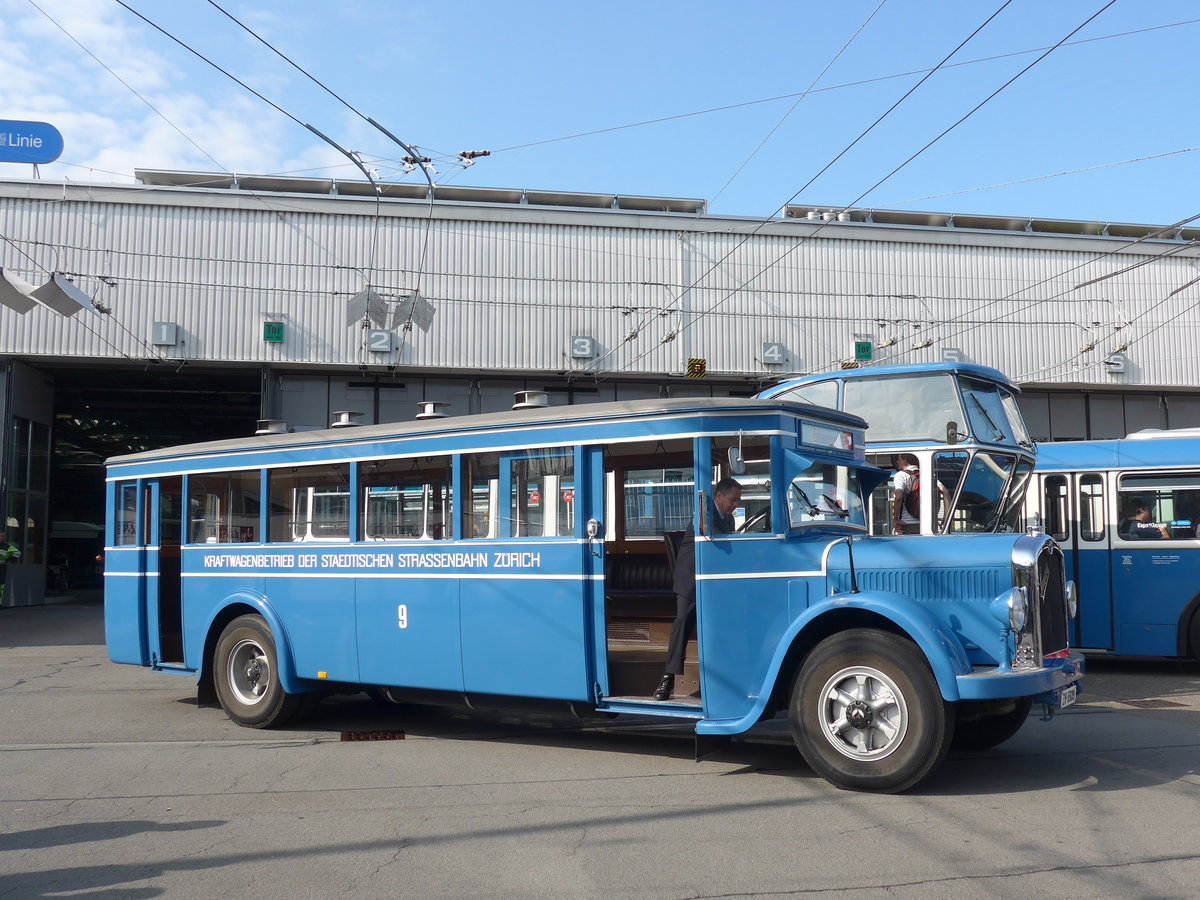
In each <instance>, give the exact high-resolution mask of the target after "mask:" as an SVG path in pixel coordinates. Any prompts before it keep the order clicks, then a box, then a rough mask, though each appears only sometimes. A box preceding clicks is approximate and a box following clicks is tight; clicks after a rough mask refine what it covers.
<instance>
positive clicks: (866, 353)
mask: <svg viewBox="0 0 1200 900" xmlns="http://www.w3.org/2000/svg"><path fill="white" fill-rule="evenodd" d="M874 351H875V348H874V347H873V346H871V342H870V341H855V342H854V358H855V359H856V360H858V361H859V362H870V361H871V360H872V359H873V358H874V357H875V352H874Z"/></svg>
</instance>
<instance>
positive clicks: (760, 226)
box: [596, 0, 1115, 371]
mask: <svg viewBox="0 0 1200 900" xmlns="http://www.w3.org/2000/svg"><path fill="white" fill-rule="evenodd" d="M1114 2H1115V0H1114ZM1010 3H1012V0H1004V2H1003V3H1002V4H1001V5H1000V6H999V7H998V8H997V9H996V10H995V11H994V12H992V14H991V15H989V16H988V17H987V18H986V19H985V20H984V21H983V22H982V23H981V24H980V25H979V26H978V27H976V28H975V30H974V31H972V32H971V33H970V34H969V35H967V37H966V38H964V39H963V40H962V41H961V42H960V43H959V44H958V45H957V46H956V47H955V48H954V49H953V50H951V51H950V52H949V53H948V54H947V55H946V56H945V57H943V58H942V60H941V62H939V63H938V65H936V66H934V67H933V68H932V69H930V70H929V71H928V72H926V73H925V74H924V75H923V76H922V77H921V78H920V80H918V81H917V82H916V84H914V85H912V86H911V87H910V88H909V89H908V90H907V91H905V92H904V93H903V94H901V96H900V97H899V99H897V100H896V101H895V102H894V103H893V104H892V105H891V106H889V107H888V108H887V109H886V110H885V111H884V112H883V113H881V114H880V115H879V116H878V117H877V118H876V119H875V121H874V122H872V123H871V124H870V125H868V126H867V127H866V128H865V129H864V130H863V131H861V132H860V133H859V134H858V136H857V137H855V138H854V140H852V141H851V142H850V143H849V144H847V145H846V146H845V147H844V148H842V150H840V151H839V152H838V153H837V154H836V155H835V156H834V157H833V158H832V159H831V160H830V161H829V162H827V163H826V164H825V165H824V166H822V167H821V169H820V170H818V171H817V173H816V174H815V175H813V176H812V177H811V178H809V180H808V181H807V182H805V183H804V185H802V186H801V187H800V189H799V190H797V191H796V192H795V193H794V194H792V196H791V197H790V198H789V199H788V200H787V201H785V202H784V203H783V204H782V205H781V206H780V207H779V208H781V209H782V208H785V207H786V206H787V205H788V204H789V203H791V202H792V200H794V199H795V198H796V197H798V196H800V194H801V192H803V191H804V190H805V189H806V188H808V187H809V186H810V185H812V183H813V182H815V181H816V180H817V179H818V178H820V177H821V175H823V174H824V173H825V172H826V171H828V170H829V168H830V167H831V166H833V165H834V164H835V163H836V162H837V161H838V160H840V159H841V158H842V157H843V156H845V155H846V154H847V153H849V152H850V150H851V149H852V148H853V147H854V146H856V145H857V144H858V143H859V141H861V140H862V139H863V138H865V137H866V136H867V135H868V134H869V133H870V132H871V131H873V130H874V129H875V128H876V127H877V126H878V125H879V124H880V123H881V122H882V121H883V120H884V119H886V118H887V117H888V116H889V115H891V113H892V112H893V111H894V110H895V109H896V108H897V107H898V106H900V104H901V103H903V102H904V101H905V100H907V99H908V98H909V97H910V96H912V94H913V93H914V92H915V91H916V90H917V89H918V88H920V87H921V85H923V84H924V83H925V82H926V81H928V80H929V79H930V78H931V77H933V75H934V73H935V72H938V71H939V70H940V69H941V67H942V66H943V65H945V64H946V63H947V62H949V61H950V59H951V58H952V57H953V56H954V55H955V54H956V53H958V51H959V50H961V49H962V48H963V47H965V46H966V45H967V43H968V42H970V41H971V39H972V38H974V37H975V36H976V35H977V34H979V32H980V31H982V30H983V29H984V28H985V27H987V25H988V24H990V23H991V22H992V20H994V19H995V18H996V16H998V15H1000V13H1001V12H1003V11H1004V10H1005V9H1006V8H1007V7H1008V6H1009V4H1010ZM864 196H865V194H864ZM772 221H774V214H773V213H772V217H770V218H766V219H763V220H762V221H760V222H759V223H758V224H757V225H756V226H755V227H754V228H753V229H751V230H750V231H749V232H748V233H746V234H745V235H743V236H742V238H741V239H740V240H739V241H737V242H736V243H735V244H734V245H733V247H731V248H730V249H729V250H728V251H727V252H726V253H725V254H724V255H723V256H722V257H721V258H720V259H718V260H717V261H716V262H715V263H713V264H712V265H711V266H709V267H708V268H707V269H706V270H705V271H704V273H703V274H701V275H700V276H699V277H697V278H696V279H694V280H693V282H692V284H693V285H695V284H699V283H700V282H701V281H702V280H703V279H705V278H707V277H708V276H709V275H710V274H711V273H712V272H713V271H714V270H716V269H717V268H719V267H720V266H721V265H722V264H723V263H724V262H725V261H726V260H727V259H729V257H730V256H732V255H733V254H734V253H736V252H737V251H738V250H739V249H740V248H741V247H742V246H744V245H745V243H746V242H747V241H748V240H750V238H751V237H753V236H754V235H755V234H757V233H758V232H759V231H760V230H762V229H763V228H764V227H766V225H767V224H769V223H770V222H772ZM820 230H821V228H820V226H818V227H817V228H816V229H815V230H814V231H812V232H811V233H810V234H809V235H807V236H805V237H804V238H802V239H801V240H800V241H799V242H798V243H797V244H796V245H795V246H793V247H792V248H791V249H790V250H788V251H785V252H784V253H783V254H781V255H780V256H779V257H778V258H777V259H775V260H774V262H772V263H770V264H769V265H768V266H766V267H765V268H761V269H760V270H759V271H758V272H757V273H756V274H755V275H753V276H751V277H750V278H749V279H747V280H746V281H745V282H744V283H743V284H742V285H741V286H739V288H738V290H739V291H740V290H742V289H744V288H745V287H746V286H747V285H749V284H751V283H752V282H753V281H755V280H756V279H757V278H759V277H761V276H762V274H763V273H765V272H766V271H767V270H769V269H770V268H771V267H772V266H774V265H776V264H777V263H779V262H780V261H781V260H782V259H783V258H784V257H786V256H787V255H788V254H790V253H792V252H793V251H794V250H796V249H797V248H799V247H800V246H803V244H804V243H806V242H807V241H808V240H810V239H811V238H812V236H813V235H815V234H816V233H817V232H819V231H820ZM686 294H687V290H685V291H684V295H681V297H680V311H681V312H682V311H683V310H682V300H683V296H685V295H686ZM729 296H732V294H730V295H728V296H726V297H725V298H724V299H722V300H719V301H717V302H716V304H714V306H713V307H710V308H709V310H708V311H707V312H711V311H712V309H714V308H716V307H718V306H720V305H721V304H722V303H724V302H725V300H727V299H729ZM704 315H705V313H704V312H702V313H701V314H700V315H699V316H698V317H694V318H693V319H692V320H691V322H683V321H681V322H680V324H679V327H678V328H676V329H675V330H674V331H673V332H669V333H668V337H666V338H665V339H670V340H674V339H675V338H676V337H678V335H679V334H680V333H681V332H683V331H685V330H686V329H687V328H688V327H690V325H692V324H694V323H695V322H697V321H699V320H700V319H701V318H703V317H704ZM655 349H656V348H654V347H651V348H648V349H646V350H645V351H643V352H642V353H641V354H640V355H638V356H636V357H635V358H634V359H633V360H631V363H636V362H638V361H640V360H641V359H643V358H644V357H645V356H647V355H649V354H650V353H652V352H653V351H654V350H655ZM612 352H615V348H614V351H610V352H609V353H608V354H606V355H605V356H603V357H600V358H599V359H598V360H597V361H596V364H597V365H598V364H599V362H602V361H604V360H605V359H606V358H607V357H608V356H611V355H612ZM618 371H619V370H618Z"/></svg>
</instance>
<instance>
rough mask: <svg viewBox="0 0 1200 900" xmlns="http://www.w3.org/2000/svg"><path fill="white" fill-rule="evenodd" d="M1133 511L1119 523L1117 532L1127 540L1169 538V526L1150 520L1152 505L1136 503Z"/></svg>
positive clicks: (1159, 539)
mask: <svg viewBox="0 0 1200 900" xmlns="http://www.w3.org/2000/svg"><path fill="white" fill-rule="evenodd" d="M1132 509H1133V512H1131V513H1130V514H1129V515H1128V516H1126V517H1125V518H1124V519H1122V520H1121V521H1120V522H1119V523H1118V524H1117V534H1119V535H1120V536H1121V537H1123V538H1124V539H1125V540H1127V541H1161V540H1162V539H1163V538H1169V537H1170V536H1171V534H1170V532H1168V531H1167V526H1166V525H1163V524H1161V523H1159V522H1151V521H1150V507H1148V506H1147V505H1146V504H1145V503H1142V502H1136V503H1134V505H1133V507H1132Z"/></svg>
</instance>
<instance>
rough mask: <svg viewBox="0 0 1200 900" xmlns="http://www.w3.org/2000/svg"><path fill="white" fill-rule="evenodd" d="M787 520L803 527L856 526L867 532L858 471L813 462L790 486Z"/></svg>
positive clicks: (795, 526) (796, 526) (792, 525)
mask: <svg viewBox="0 0 1200 900" xmlns="http://www.w3.org/2000/svg"><path fill="white" fill-rule="evenodd" d="M788 520H789V522H790V524H791V527H792V528H799V527H800V526H802V525H853V526H856V527H858V528H866V526H867V515H866V508H865V507H864V506H863V499H862V488H861V487H860V485H859V481H858V471H857V470H856V469H851V468H849V467H848V466H839V465H836V464H834V463H826V462H814V463H812V464H810V465H809V466H808V467H807V468H806V469H804V470H803V471H801V472H800V473H799V474H797V475H796V476H795V477H794V478H793V479H792V482H791V484H790V485H789V486H788Z"/></svg>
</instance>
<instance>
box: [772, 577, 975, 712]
mask: <svg viewBox="0 0 1200 900" xmlns="http://www.w3.org/2000/svg"><path fill="white" fill-rule="evenodd" d="M840 610H864V611H866V612H871V613H874V614H875V615H877V616H879V617H881V618H883V619H887V620H888V621H889V622H891V623H892V624H893V625H895V626H896V627H897V628H899V629H900V630H901V631H902V632H903V633H904V634H905V636H907V637H908V638H909V639H911V640H912V641H913V643H915V644H916V645H917V646H918V647H919V648H920V649H921V652H922V653H923V654H924V655H925V659H926V660H927V661H928V663H929V668H930V669H932V670H933V676H934V678H935V679H937V683H938V688H939V689H940V690H941V692H942V697H943V698H944V699H945V700H948V701H951V702H953V701H955V700H958V699H960V697H959V690H958V676H960V675H968V674H970V673H971V671H972V666H971V661H970V660H969V659H968V658H967V653H966V650H965V649H964V648H963V646H962V643H961V642H960V641H959V640H958V639H957V638H956V637H955V636H954V634H953V633H952V632H951V631H949V630H948V629H947V628H946V626H945V624H944V623H942V622H940V621H939V620H938V619H936V618H935V617H934V616H933V615H932V614H931V613H930V612H929V610H927V609H926V608H925V607H923V606H920V605H918V604H915V603H913V602H911V601H910V600H909V599H908V598H907V597H904V596H901V595H900V594H893V593H887V592H884V591H861V592H859V593H857V594H838V595H837V596H834V597H826V598H824V599H823V600H821V601H820V602H819V603H814V604H813V605H812V606H810V607H809V608H808V609H807V610H805V612H804V613H803V614H802V615H801V616H799V617H797V618H796V620H795V621H794V622H792V625H791V627H790V628H789V629H788V630H787V632H786V633H785V634H784V636H783V639H782V640H781V641H780V642H779V646H778V647H777V648H776V650H775V655H774V656H773V657H772V659H771V666H770V668H769V670H768V674H767V683H766V684H765V685H764V686H763V690H764V691H769V690H770V688H771V685H773V684H774V683H775V680H776V679H777V678H778V677H779V675H780V672H781V670H782V667H783V665H784V661H785V659H786V657H787V654H788V651H789V650H791V648H792V645H793V644H794V643H795V642H796V641H798V640H801V639H802V638H803V636H804V633H805V632H807V631H808V630H809V629H810V628H819V627H820V625H819V623H820V620H822V619H824V618H826V617H828V616H831V615H835V614H836V613H837V612H838V611H840Z"/></svg>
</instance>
